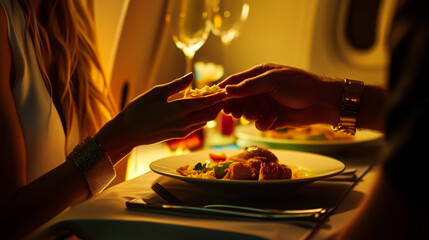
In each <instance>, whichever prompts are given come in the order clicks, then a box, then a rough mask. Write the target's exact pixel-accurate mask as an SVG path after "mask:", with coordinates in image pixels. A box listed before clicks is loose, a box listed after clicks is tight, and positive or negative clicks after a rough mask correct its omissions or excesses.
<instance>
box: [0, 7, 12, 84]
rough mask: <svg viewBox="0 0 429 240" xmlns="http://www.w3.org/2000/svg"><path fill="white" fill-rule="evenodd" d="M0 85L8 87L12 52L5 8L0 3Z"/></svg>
mask: <svg viewBox="0 0 429 240" xmlns="http://www.w3.org/2000/svg"><path fill="white" fill-rule="evenodd" d="M0 52H1V54H0V86H1V88H2V89H4V87H5V86H6V84H7V86H9V87H8V88H7V89H10V81H9V76H10V70H11V64H12V54H11V49H10V43H9V37H8V22H7V16H6V13H5V10H4V8H3V6H2V5H0Z"/></svg>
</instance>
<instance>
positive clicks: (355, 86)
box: [334, 79, 365, 135]
mask: <svg viewBox="0 0 429 240" xmlns="http://www.w3.org/2000/svg"><path fill="white" fill-rule="evenodd" d="M364 88H365V84H364V83H363V82H361V81H355V80H350V79H344V89H343V94H342V97H341V108H340V119H339V122H338V125H337V126H336V127H334V131H339V132H344V133H348V134H351V135H355V134H356V121H357V116H358V113H359V104H360V99H361V97H362V93H363V90H364Z"/></svg>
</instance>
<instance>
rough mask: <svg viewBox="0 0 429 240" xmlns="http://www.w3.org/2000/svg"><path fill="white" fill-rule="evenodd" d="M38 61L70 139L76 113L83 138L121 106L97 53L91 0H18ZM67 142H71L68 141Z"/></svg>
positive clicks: (94, 130)
mask: <svg viewBox="0 0 429 240" xmlns="http://www.w3.org/2000/svg"><path fill="white" fill-rule="evenodd" d="M19 3H20V5H21V7H22V9H23V12H24V16H25V18H26V27H27V29H28V30H29V32H30V35H31V37H32V39H33V43H34V47H35V51H36V56H37V60H38V62H39V66H40V70H41V73H42V76H43V79H44V81H45V85H46V87H47V89H48V91H49V92H50V94H51V97H52V99H53V101H54V104H55V106H56V108H57V110H58V112H59V114H60V116H61V120H62V122H63V125H64V124H65V126H64V130H65V132H66V136H67V140H68V136H69V134H70V130H71V126H72V121H73V114H74V113H76V116H77V121H78V125H79V136H80V140H82V139H83V138H85V137H86V136H92V135H94V134H95V133H96V132H97V131H98V129H99V128H101V126H102V125H103V124H104V123H105V122H106V121H107V120H109V119H110V118H111V117H112V116H113V115H114V114H115V113H116V107H115V104H114V101H113V98H112V95H111V93H110V89H109V86H108V84H107V82H106V79H105V76H104V73H103V70H102V67H101V64H100V62H99V60H98V56H97V50H96V49H97V48H96V44H95V32H94V15H93V12H94V11H93V2H92V1H91V0H88V1H81V0H42V1H41V2H40V7H39V10H38V11H39V12H38V14H36V10H35V9H34V7H33V5H32V0H19ZM66 146H67V144H66Z"/></svg>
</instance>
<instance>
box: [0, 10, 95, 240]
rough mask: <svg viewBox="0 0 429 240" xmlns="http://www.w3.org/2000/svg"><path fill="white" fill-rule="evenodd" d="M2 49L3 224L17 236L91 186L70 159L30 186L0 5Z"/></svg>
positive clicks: (0, 180) (0, 150) (0, 208)
mask: <svg viewBox="0 0 429 240" xmlns="http://www.w3.org/2000/svg"><path fill="white" fill-rule="evenodd" d="M0 52H1V55H0V132H1V142H0V153H1V158H0V161H1V162H0V166H1V169H2V170H1V171H2V173H1V174H0V189H1V198H0V213H1V214H0V216H1V220H0V221H1V224H0V225H1V227H2V229H3V230H4V231H2V235H3V236H4V234H6V236H8V235H10V236H13V235H15V236H16V234H24V233H26V232H28V231H29V230H31V229H34V228H35V227H37V226H39V225H40V224H41V223H43V222H45V221H47V220H48V219H50V218H52V217H53V216H55V215H57V214H58V213H59V212H61V211H62V210H64V209H65V208H66V207H67V206H69V205H70V203H71V202H73V201H75V200H76V199H78V198H79V197H81V196H82V195H84V194H87V193H88V187H87V185H86V182H85V179H84V178H83V175H82V173H80V172H79V170H78V169H77V168H76V166H74V165H73V164H71V163H70V162H66V163H64V164H62V165H61V166H59V167H58V168H57V169H55V170H53V171H51V172H49V173H48V174H46V175H45V176H43V177H41V178H40V179H38V180H36V181H34V182H32V183H30V184H28V185H27V181H26V154H25V145H24V136H23V133H22V128H21V125H20V120H19V117H18V113H17V111H16V107H15V101H14V99H13V95H12V91H11V87H10V72H11V66H12V56H11V49H10V45H9V39H8V35H7V22H6V16H5V13H4V10H3V8H1V7H0ZM6 238H7V237H6Z"/></svg>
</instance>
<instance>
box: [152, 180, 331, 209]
mask: <svg viewBox="0 0 429 240" xmlns="http://www.w3.org/2000/svg"><path fill="white" fill-rule="evenodd" d="M152 190H153V191H155V193H157V194H158V196H159V197H161V198H162V199H163V200H164V201H166V202H167V203H168V204H170V205H173V206H183V205H185V204H184V203H183V201H181V200H180V199H178V198H176V197H175V196H174V195H173V194H171V193H170V192H169V191H168V190H167V189H165V188H164V187H163V186H162V185H161V184H159V183H154V184H153V185H152ZM202 208H210V209H225V210H228V209H229V210H233V211H245V212H252V213H265V214H287V215H297V216H298V215H303V214H309V215H314V216H316V217H319V216H320V215H323V214H325V213H326V209H325V208H311V209H297V210H275V209H262V208H253V207H245V206H237V205H229V204H209V205H204V206H202Z"/></svg>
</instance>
